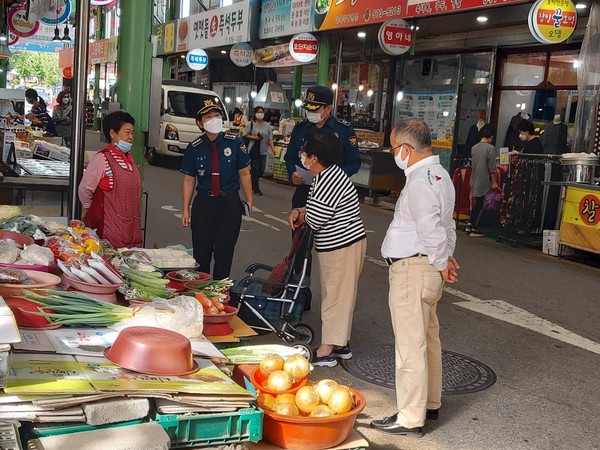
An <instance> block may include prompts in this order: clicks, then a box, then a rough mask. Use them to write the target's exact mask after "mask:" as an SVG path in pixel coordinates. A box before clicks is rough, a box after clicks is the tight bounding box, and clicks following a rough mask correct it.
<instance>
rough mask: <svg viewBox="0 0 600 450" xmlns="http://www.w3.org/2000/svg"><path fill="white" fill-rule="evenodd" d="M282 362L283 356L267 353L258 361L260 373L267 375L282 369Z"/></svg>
mask: <svg viewBox="0 0 600 450" xmlns="http://www.w3.org/2000/svg"><path fill="white" fill-rule="evenodd" d="M284 362H285V361H284V360H283V358H282V357H281V356H279V355H267V356H265V357H264V358H263V360H262V361H261V362H260V373H262V374H263V376H265V377H268V376H269V375H271V373H273V372H275V371H276V370H282V369H283V363H284Z"/></svg>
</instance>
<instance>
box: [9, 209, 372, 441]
mask: <svg viewBox="0 0 600 450" xmlns="http://www.w3.org/2000/svg"><path fill="white" fill-rule="evenodd" d="M0 211H1V212H2V217H3V218H2V219H0V324H1V325H2V326H1V327H0V389H1V391H0V428H1V430H2V435H1V436H0V445H2V447H3V448H11V449H13V448H14V449H20V448H29V449H33V450H35V449H44V450H59V449H60V450H71V449H82V448H85V449H86V450H96V449H98V450H99V449H106V448H111V449H113V450H120V449H125V448H128V449H132V448H140V449H145V448H156V449H165V450H166V449H170V448H190V447H194V448H198V447H203V446H215V445H222V444H232V443H234V444H235V443H239V442H253V443H254V444H252V445H253V446H252V447H251V448H252V449H256V450H259V449H265V448H281V447H282V446H286V447H289V446H293V447H294V448H306V449H308V448H310V449H311V450H318V449H325V448H331V447H335V448H357V447H361V448H362V447H365V446H367V445H368V444H367V443H366V441H364V440H362V439H361V438H360V437H359V436H357V435H356V434H355V432H353V426H354V421H355V418H356V416H357V415H358V414H359V413H360V412H361V411H362V409H363V408H364V407H365V404H366V400H365V398H364V396H363V395H362V394H361V393H360V392H358V391H356V390H353V389H350V388H347V387H344V386H337V387H336V389H333V387H332V386H331V385H330V386H329V388H328V389H326V391H327V392H328V393H329V394H330V396H331V397H332V398H333V397H336V398H337V400H336V401H328V400H327V399H324V398H322V397H319V401H318V402H317V400H316V397H315V393H317V395H320V394H318V389H317V388H316V387H315V388H313V387H312V386H309V383H308V379H309V378H310V364H309V362H308V361H307V360H306V359H305V358H304V357H302V356H301V355H299V354H298V350H297V349H294V348H291V347H287V346H283V345H276V346H272V347H270V348H269V349H268V356H267V357H265V354H264V353H260V352H257V353H254V351H253V350H252V347H250V346H243V347H235V348H226V349H224V348H220V349H219V348H217V346H216V345H215V343H228V344H230V343H231V342H236V339H237V341H238V342H239V341H240V337H242V336H248V335H251V334H254V332H253V331H252V330H251V329H250V331H248V327H247V326H246V325H245V324H244V323H243V322H242V321H241V320H240V319H239V318H238V317H237V308H235V307H232V306H229V300H230V296H229V290H230V288H231V287H232V285H233V282H232V281H231V280H229V279H224V280H213V279H211V277H210V275H209V274H204V273H202V272H198V271H197V270H196V266H197V265H196V262H195V260H194V259H193V258H192V257H191V256H190V255H189V253H188V251H187V249H185V248H183V247H181V246H174V247H167V248H159V249H145V248H132V249H119V250H116V249H113V248H112V247H111V246H110V244H108V243H107V242H105V241H103V240H100V239H98V237H97V236H96V235H95V233H94V231H93V230H90V229H89V228H86V227H85V225H84V224H83V223H82V222H80V221H78V220H72V221H70V222H69V223H68V224H63V223H59V222H54V221H51V220H42V219H39V218H37V217H35V216H24V215H22V214H20V213H19V211H18V208H17V207H14V206H12V207H2V208H0ZM236 333H237V334H236ZM240 333H241V334H240ZM240 343H242V342H240ZM229 346H230V345H229ZM11 347H12V349H11ZM259 347H260V346H259ZM263 360H264V363H263V364H261V362H263ZM242 364H256V366H254V367H253V370H252V372H243V368H241V369H240V368H235V367H236V366H239V365H242ZM261 367H262V368H263V370H262V371H261V370H260V368H261ZM265 368H266V369H265ZM240 371H242V372H243V373H245V375H246V377H245V378H246V379H244V377H242V378H241V379H237V380H234V379H232V376H233V378H235V376H234V375H235V373H240ZM275 371H277V372H278V373H277V374H275V375H273V373H274V372H275ZM272 375H273V376H272ZM236 381H238V382H236ZM311 381H315V382H316V381H318V380H314V379H311ZM337 390H339V391H340V392H339V393H334V391H335V392H337ZM292 391H294V395H293V396H291V397H290V395H291V394H292ZM286 395H287V396H286ZM277 399H279V402H278V403H279V405H275V402H276V400H277ZM284 400H287V401H284ZM315 411H317V412H315ZM311 413H314V414H312V416H313V417H311ZM321 427H322V432H321V433H316V434H315V438H314V439H316V440H311V439H306V438H305V436H306V435H307V430H315V429H319V430H321ZM299 436H301V440H302V442H304V444H303V445H304V447H302V446H300V447H299V446H298V445H300V444H296V443H295V442H297V440H298V439H299Z"/></svg>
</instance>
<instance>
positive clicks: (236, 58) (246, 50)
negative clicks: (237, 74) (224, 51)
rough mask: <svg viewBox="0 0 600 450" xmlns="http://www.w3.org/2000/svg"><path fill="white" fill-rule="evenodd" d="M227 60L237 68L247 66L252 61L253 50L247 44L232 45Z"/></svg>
mask: <svg viewBox="0 0 600 450" xmlns="http://www.w3.org/2000/svg"><path fill="white" fill-rule="evenodd" d="M229 58H230V59H231V62H233V63H234V64H235V65H236V66H238V67H246V66H249V65H250V64H252V60H253V59H254V49H253V48H252V46H251V45H250V44H249V43H247V42H240V43H238V44H233V46H232V47H231V50H229Z"/></svg>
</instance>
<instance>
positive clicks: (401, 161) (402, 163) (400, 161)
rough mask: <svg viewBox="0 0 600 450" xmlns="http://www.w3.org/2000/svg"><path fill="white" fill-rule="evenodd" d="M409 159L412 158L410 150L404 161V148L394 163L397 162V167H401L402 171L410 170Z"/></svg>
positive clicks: (395, 157)
mask: <svg viewBox="0 0 600 450" xmlns="http://www.w3.org/2000/svg"><path fill="white" fill-rule="evenodd" d="M409 158H410V150H409V151H408V154H407V155H406V158H405V159H402V147H400V151H399V152H398V154H397V155H396V156H394V161H395V162H396V165H397V166H398V167H400V168H401V169H402V170H406V169H408V159H409Z"/></svg>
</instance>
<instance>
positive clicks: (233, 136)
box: [223, 131, 239, 141]
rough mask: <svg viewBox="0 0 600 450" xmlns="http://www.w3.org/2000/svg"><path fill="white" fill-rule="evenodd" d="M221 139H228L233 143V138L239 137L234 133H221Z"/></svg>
mask: <svg viewBox="0 0 600 450" xmlns="http://www.w3.org/2000/svg"><path fill="white" fill-rule="evenodd" d="M223 137H224V138H225V139H229V140H231V141H234V140H235V138H237V137H239V135H237V134H235V133H229V132H228V131H226V132H225V133H223Z"/></svg>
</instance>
